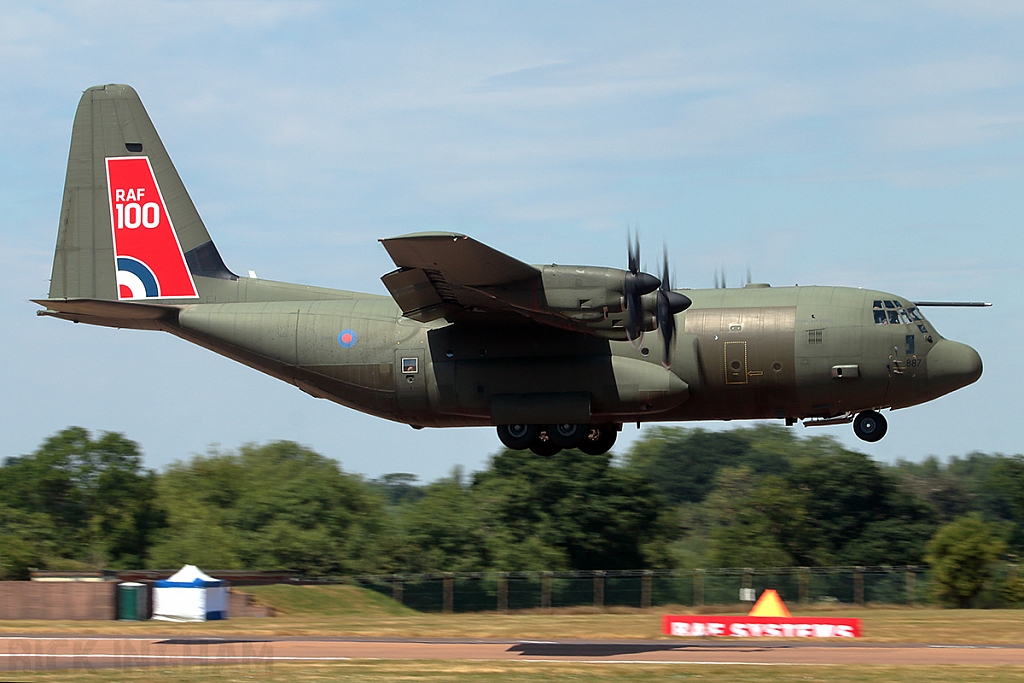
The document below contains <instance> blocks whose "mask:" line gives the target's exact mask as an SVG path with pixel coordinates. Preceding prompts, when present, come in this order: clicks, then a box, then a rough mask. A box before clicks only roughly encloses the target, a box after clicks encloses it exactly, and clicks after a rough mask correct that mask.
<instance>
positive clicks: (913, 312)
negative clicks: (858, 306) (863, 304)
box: [871, 299, 924, 327]
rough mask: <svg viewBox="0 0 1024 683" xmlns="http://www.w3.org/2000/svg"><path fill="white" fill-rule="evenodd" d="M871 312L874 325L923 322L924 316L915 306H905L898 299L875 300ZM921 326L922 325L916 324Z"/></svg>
mask: <svg viewBox="0 0 1024 683" xmlns="http://www.w3.org/2000/svg"><path fill="white" fill-rule="evenodd" d="M871 313H872V315H873V316H874V319H875V324H876V325H911V324H913V323H915V322H924V316H922V315H921V312H920V311H918V310H917V307H916V306H909V307H908V306H907V305H906V304H904V303H903V302H902V301H898V300H895V299H893V300H891V301H890V300H888V299H884V300H875V301H873V302H872V305H871ZM918 327H923V325H918Z"/></svg>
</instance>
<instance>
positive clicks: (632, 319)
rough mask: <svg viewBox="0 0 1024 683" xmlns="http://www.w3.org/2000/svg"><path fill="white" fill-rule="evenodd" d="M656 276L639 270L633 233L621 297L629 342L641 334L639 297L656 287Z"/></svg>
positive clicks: (641, 318)
mask: <svg viewBox="0 0 1024 683" xmlns="http://www.w3.org/2000/svg"><path fill="white" fill-rule="evenodd" d="M660 284H661V283H660V282H658V278H656V277H654V276H653V275H651V274H650V273H642V272H640V237H639V236H638V235H635V234H634V235H633V240H632V242H630V244H629V272H627V273H626V275H625V277H624V279H623V282H622V298H623V303H624V305H625V309H626V336H627V337H628V338H629V341H630V342H633V341H635V340H637V339H639V338H640V336H641V335H642V334H643V324H644V307H643V301H641V298H642V297H643V295H644V294H650V293H651V292H653V291H654V290H656V289H657V288H658V285H660Z"/></svg>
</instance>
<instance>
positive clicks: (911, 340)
mask: <svg viewBox="0 0 1024 683" xmlns="http://www.w3.org/2000/svg"><path fill="white" fill-rule="evenodd" d="M907 355H908V356H913V355H914V335H912V334H908V335H907Z"/></svg>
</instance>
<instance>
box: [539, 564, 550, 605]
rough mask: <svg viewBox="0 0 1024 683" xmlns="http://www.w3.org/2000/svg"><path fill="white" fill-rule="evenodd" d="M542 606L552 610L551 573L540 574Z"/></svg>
mask: <svg viewBox="0 0 1024 683" xmlns="http://www.w3.org/2000/svg"><path fill="white" fill-rule="evenodd" d="M540 606H541V609H551V572H541V573H540Z"/></svg>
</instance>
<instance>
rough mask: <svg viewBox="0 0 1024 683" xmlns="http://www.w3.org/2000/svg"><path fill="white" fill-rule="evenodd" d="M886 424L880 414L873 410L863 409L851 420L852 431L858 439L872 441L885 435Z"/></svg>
mask: <svg viewBox="0 0 1024 683" xmlns="http://www.w3.org/2000/svg"><path fill="white" fill-rule="evenodd" d="M887 428H888V425H887V424H886V422H885V418H884V417H882V414H881V413H879V412H878V411H875V410H865V411H864V412H863V413H860V414H859V415H857V417H856V418H854V420H853V433H854V434H856V435H857V437H858V438H859V439H863V440H864V441H868V442H871V443H874V442H875V441H879V440H880V439H881V438H882V437H883V436H885V430H886V429H887Z"/></svg>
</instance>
